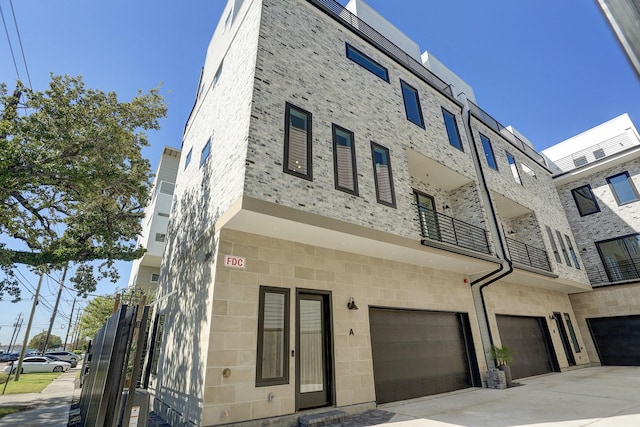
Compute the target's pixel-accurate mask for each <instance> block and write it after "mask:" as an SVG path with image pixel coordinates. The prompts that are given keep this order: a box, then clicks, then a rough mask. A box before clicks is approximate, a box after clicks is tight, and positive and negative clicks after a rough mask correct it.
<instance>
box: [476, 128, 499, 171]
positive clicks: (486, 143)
mask: <svg viewBox="0 0 640 427" xmlns="http://www.w3.org/2000/svg"><path fill="white" fill-rule="evenodd" d="M480 141H482V148H483V149H484V156H485V157H486V158H487V164H488V165H489V167H490V168H491V169H495V170H498V164H497V163H496V157H495V156H494V155H493V147H492V146H491V141H490V140H489V138H487V137H486V136H484V135H483V134H480Z"/></svg>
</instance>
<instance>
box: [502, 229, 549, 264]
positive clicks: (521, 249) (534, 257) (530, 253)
mask: <svg viewBox="0 0 640 427" xmlns="http://www.w3.org/2000/svg"><path fill="white" fill-rule="evenodd" d="M505 239H506V241H507V249H509V255H510V256H511V260H512V261H513V262H517V263H519V264H523V265H528V266H529V267H534V268H539V269H541V270H546V271H551V264H550V263H549V257H548V256H547V251H545V250H544V249H540V248H536V247H534V246H530V245H527V244H526V243H522V242H518V241H517V240H513V239H511V238H509V237H505Z"/></svg>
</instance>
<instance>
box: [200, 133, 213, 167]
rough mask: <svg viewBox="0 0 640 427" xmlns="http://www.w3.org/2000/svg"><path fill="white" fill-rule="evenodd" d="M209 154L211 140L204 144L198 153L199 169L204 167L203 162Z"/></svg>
mask: <svg viewBox="0 0 640 427" xmlns="http://www.w3.org/2000/svg"><path fill="white" fill-rule="evenodd" d="M210 152H211V138H209V140H208V141H207V143H206V144H204V147H203V148H202V151H201V152H200V167H202V165H204V162H206V161H207V159H208V158H209V153H210Z"/></svg>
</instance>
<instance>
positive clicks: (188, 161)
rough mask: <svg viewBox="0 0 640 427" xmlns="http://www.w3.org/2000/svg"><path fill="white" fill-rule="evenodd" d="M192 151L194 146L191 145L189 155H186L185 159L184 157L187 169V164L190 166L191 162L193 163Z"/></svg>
mask: <svg viewBox="0 0 640 427" xmlns="http://www.w3.org/2000/svg"><path fill="white" fill-rule="evenodd" d="M191 153H193V147H191V149H190V150H189V152H188V153H187V157H185V159H184V168H185V169H186V168H187V166H189V163H191Z"/></svg>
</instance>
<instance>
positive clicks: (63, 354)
mask: <svg viewBox="0 0 640 427" xmlns="http://www.w3.org/2000/svg"><path fill="white" fill-rule="evenodd" d="M45 356H53V357H55V358H56V359H60V360H62V361H65V362H69V363H70V364H71V367H72V368H75V367H76V366H77V365H78V361H80V356H78V355H77V354H73V353H70V352H68V351H48V352H47V353H45Z"/></svg>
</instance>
